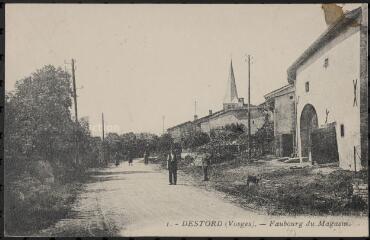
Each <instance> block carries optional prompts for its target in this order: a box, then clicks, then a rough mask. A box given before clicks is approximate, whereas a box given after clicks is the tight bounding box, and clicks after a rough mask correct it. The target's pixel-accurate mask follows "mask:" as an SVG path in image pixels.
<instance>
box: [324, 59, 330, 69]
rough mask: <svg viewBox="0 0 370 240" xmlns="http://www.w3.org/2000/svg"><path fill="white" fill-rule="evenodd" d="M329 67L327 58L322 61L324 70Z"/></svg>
mask: <svg viewBox="0 0 370 240" xmlns="http://www.w3.org/2000/svg"><path fill="white" fill-rule="evenodd" d="M328 67H329V58H325V60H324V68H328Z"/></svg>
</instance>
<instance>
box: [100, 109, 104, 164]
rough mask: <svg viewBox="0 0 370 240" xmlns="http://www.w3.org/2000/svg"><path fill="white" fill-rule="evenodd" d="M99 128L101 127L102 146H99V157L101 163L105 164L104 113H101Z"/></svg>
mask: <svg viewBox="0 0 370 240" xmlns="http://www.w3.org/2000/svg"><path fill="white" fill-rule="evenodd" d="M101 126H102V144H101V155H102V163H103V162H105V152H104V151H105V148H104V146H105V145H104V144H105V143H104V113H101Z"/></svg>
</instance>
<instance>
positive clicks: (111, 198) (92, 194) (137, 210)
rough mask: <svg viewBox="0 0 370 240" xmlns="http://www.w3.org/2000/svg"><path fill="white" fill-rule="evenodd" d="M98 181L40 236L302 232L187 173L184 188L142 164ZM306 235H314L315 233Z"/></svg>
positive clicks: (106, 173) (107, 172)
mask: <svg viewBox="0 0 370 240" xmlns="http://www.w3.org/2000/svg"><path fill="white" fill-rule="evenodd" d="M94 180H96V181H92V182H91V183H89V184H87V185H86V187H85V191H84V192H83V193H81V194H80V196H79V197H78V200H77V201H76V203H75V204H74V206H73V207H72V214H71V216H69V218H68V219H63V220H61V221H59V222H58V223H57V224H56V225H55V226H53V227H51V228H49V229H46V230H44V231H42V233H41V234H40V235H42V236H50V235H53V236H174V235H178V236H210V235H212V236H265V235H266V233H267V232H266V231H268V232H269V235H270V234H271V235H272V236H287V235H290V236H294V235H295V231H296V230H297V229H298V228H299V226H285V228H284V227H283V228H281V227H280V228H279V227H276V228H274V227H273V228H271V226H270V227H268V226H269V224H271V222H270V220H271V216H270V217H269V216H267V215H264V214H259V213H256V212H253V211H250V210H246V209H243V208H241V207H238V206H236V205H234V204H233V203H231V202H229V201H227V200H225V198H224V197H223V195H222V194H221V193H218V192H214V191H205V190H204V189H199V188H197V187H195V186H193V185H192V184H191V183H189V181H187V180H186V181H185V177H184V176H182V175H181V173H180V174H179V178H178V185H168V176H167V174H166V172H165V171H160V170H158V168H156V167H155V166H153V165H144V164H143V163H142V160H137V159H136V160H135V161H134V165H133V166H128V164H127V163H124V164H122V165H120V166H118V167H115V166H112V167H110V168H107V169H104V170H101V171H99V172H97V173H96V175H94ZM275 219H276V220H278V219H279V218H275ZM301 219H302V218H300V220H301ZM310 219H311V218H310ZM336 219H338V218H336ZM284 220H286V218H284ZM282 221H283V220H282ZM288 221H293V222H294V221H295V220H294V218H293V220H292V219H291V220H289V219H288ZM264 230H266V231H264ZM301 231H302V233H306V234H310V235H312V234H313V232H312V229H309V228H308V229H305V228H303V229H301ZM337 233H338V232H337Z"/></svg>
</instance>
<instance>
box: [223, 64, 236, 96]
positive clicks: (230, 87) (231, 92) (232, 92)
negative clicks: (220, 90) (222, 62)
mask: <svg viewBox="0 0 370 240" xmlns="http://www.w3.org/2000/svg"><path fill="white" fill-rule="evenodd" d="M238 101H239V98H238V92H237V90H236V84H235V77H234V69H233V60H231V62H230V71H229V79H228V81H227V87H226V94H225V98H224V103H238Z"/></svg>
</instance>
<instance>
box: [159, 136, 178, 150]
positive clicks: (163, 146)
mask: <svg viewBox="0 0 370 240" xmlns="http://www.w3.org/2000/svg"><path fill="white" fill-rule="evenodd" d="M173 144H174V141H173V138H172V137H171V135H170V134H168V133H165V134H163V135H161V136H160V137H159V138H158V142H157V152H160V153H164V152H168V151H170V149H171V146H173Z"/></svg>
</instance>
